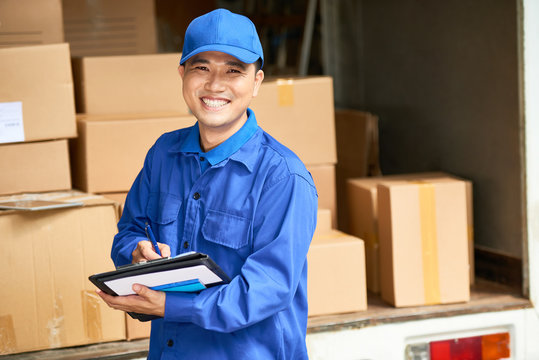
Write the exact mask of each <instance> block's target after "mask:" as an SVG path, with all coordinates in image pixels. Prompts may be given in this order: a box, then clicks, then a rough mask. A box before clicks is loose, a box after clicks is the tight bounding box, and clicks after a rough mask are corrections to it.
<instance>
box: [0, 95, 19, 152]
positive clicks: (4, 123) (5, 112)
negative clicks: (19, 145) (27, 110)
mask: <svg viewBox="0 0 539 360" xmlns="http://www.w3.org/2000/svg"><path fill="white" fill-rule="evenodd" d="M20 141H24V124H23V122H22V102H20V101H14V102H4V103H0V143H10V142H20Z"/></svg>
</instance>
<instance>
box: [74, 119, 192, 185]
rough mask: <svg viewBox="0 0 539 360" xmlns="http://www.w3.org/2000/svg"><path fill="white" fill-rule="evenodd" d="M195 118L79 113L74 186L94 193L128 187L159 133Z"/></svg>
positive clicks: (187, 124) (183, 125)
mask: <svg viewBox="0 0 539 360" xmlns="http://www.w3.org/2000/svg"><path fill="white" fill-rule="evenodd" d="M195 121H196V120H195V118H194V117H193V116H179V115H163V114H153V115H127V116H121V115H120V116H85V115H79V116H78V120H77V127H78V132H79V137H78V138H77V139H73V140H71V144H70V146H71V149H70V150H71V160H72V163H71V167H72V176H73V186H74V187H75V188H77V189H80V190H83V191H87V192H92V193H105V192H125V191H129V189H130V188H131V185H132V184H133V181H134V180H135V178H136V176H137V174H138V173H139V172H140V170H141V169H142V166H143V165H144V158H145V157H146V153H147V152H148V150H149V149H150V147H151V146H152V145H153V144H154V143H155V141H156V140H157V139H158V138H159V136H161V135H162V134H163V133H165V132H168V131H172V130H176V129H179V128H183V127H187V126H192V125H193V124H194V123H195Z"/></svg>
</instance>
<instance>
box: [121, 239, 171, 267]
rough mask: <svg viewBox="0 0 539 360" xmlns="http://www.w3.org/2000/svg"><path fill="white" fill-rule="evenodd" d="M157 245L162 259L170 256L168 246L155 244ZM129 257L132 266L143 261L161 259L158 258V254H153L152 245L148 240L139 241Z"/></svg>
mask: <svg viewBox="0 0 539 360" xmlns="http://www.w3.org/2000/svg"><path fill="white" fill-rule="evenodd" d="M157 245H159V251H161V254H162V255H163V257H169V256H170V246H168V245H167V244H162V243H157ZM131 255H132V257H133V261H132V262H133V264H134V263H138V262H141V261H144V260H154V259H160V258H161V256H159V254H157V253H156V252H155V250H154V248H153V245H152V243H151V242H150V241H148V240H142V241H139V243H138V244H137V247H136V249H135V250H134V251H133V252H132V253H131Z"/></svg>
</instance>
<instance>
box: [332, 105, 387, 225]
mask: <svg viewBox="0 0 539 360" xmlns="http://www.w3.org/2000/svg"><path fill="white" fill-rule="evenodd" d="M335 129H336V134H337V166H336V177H337V206H338V212H339V224H338V225H339V229H341V230H343V231H350V226H351V224H349V219H348V218H349V214H348V209H347V207H346V203H347V201H346V198H347V197H348V194H347V187H346V180H347V179H349V178H359V177H366V176H380V175H381V172H380V163H379V157H378V117H377V116H375V115H373V114H371V113H368V112H363V111H357V110H345V109H336V110H335Z"/></svg>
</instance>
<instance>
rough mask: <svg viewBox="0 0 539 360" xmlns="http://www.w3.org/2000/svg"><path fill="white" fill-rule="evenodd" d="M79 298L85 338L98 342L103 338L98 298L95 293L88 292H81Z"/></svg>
mask: <svg viewBox="0 0 539 360" xmlns="http://www.w3.org/2000/svg"><path fill="white" fill-rule="evenodd" d="M81 296H82V311H83V317H84V330H85V331H86V336H87V337H88V339H91V340H100V339H102V338H103V330H102V327H101V310H100V306H101V301H100V298H99V296H98V295H97V294H96V293H95V292H93V291H88V290H83V291H82V293H81Z"/></svg>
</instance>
